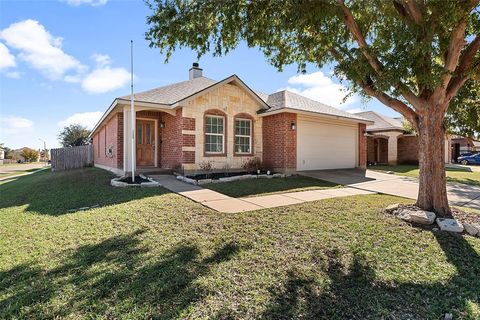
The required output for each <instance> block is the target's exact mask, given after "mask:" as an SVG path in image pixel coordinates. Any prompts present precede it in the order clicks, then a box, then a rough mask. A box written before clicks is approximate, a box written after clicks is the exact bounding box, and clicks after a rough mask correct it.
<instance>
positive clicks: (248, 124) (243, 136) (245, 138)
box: [235, 118, 252, 154]
mask: <svg viewBox="0 0 480 320" xmlns="http://www.w3.org/2000/svg"><path fill="white" fill-rule="evenodd" d="M235 153H238V154H242V153H245V154H250V153H252V120H250V119H240V118H237V119H235Z"/></svg>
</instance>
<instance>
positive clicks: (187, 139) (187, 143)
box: [183, 134, 195, 147]
mask: <svg viewBox="0 0 480 320" xmlns="http://www.w3.org/2000/svg"><path fill="white" fill-rule="evenodd" d="M183 146H184V147H195V135H194V134H183Z"/></svg>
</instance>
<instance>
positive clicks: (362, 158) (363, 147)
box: [358, 123, 367, 169]
mask: <svg viewBox="0 0 480 320" xmlns="http://www.w3.org/2000/svg"><path fill="white" fill-rule="evenodd" d="M366 132H367V125H366V124H364V123H359V124H358V167H359V168H363V169H365V168H366V167H367V137H365V133H366Z"/></svg>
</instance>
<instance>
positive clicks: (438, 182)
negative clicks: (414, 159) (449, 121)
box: [417, 112, 451, 217]
mask: <svg viewBox="0 0 480 320" xmlns="http://www.w3.org/2000/svg"><path fill="white" fill-rule="evenodd" d="M443 119H444V115H439V114H438V112H437V114H435V112H431V113H430V114H426V115H422V116H420V117H419V119H418V128H417V129H418V135H419V143H418V148H419V154H418V156H419V157H418V160H419V165H420V177H419V190H418V198H417V206H419V207H420V208H422V209H424V210H429V211H434V212H435V213H437V215H439V216H443V217H450V216H451V211H450V207H449V205H448V199H447V188H446V177H445V127H444V124H443Z"/></svg>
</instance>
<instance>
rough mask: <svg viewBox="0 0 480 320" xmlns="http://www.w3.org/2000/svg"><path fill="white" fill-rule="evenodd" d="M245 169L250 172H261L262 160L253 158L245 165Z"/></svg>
mask: <svg viewBox="0 0 480 320" xmlns="http://www.w3.org/2000/svg"><path fill="white" fill-rule="evenodd" d="M243 169H245V170H246V171H248V172H251V171H257V170H261V169H262V160H260V158H252V159H250V160H248V161H246V162H245V163H244V164H243Z"/></svg>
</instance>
